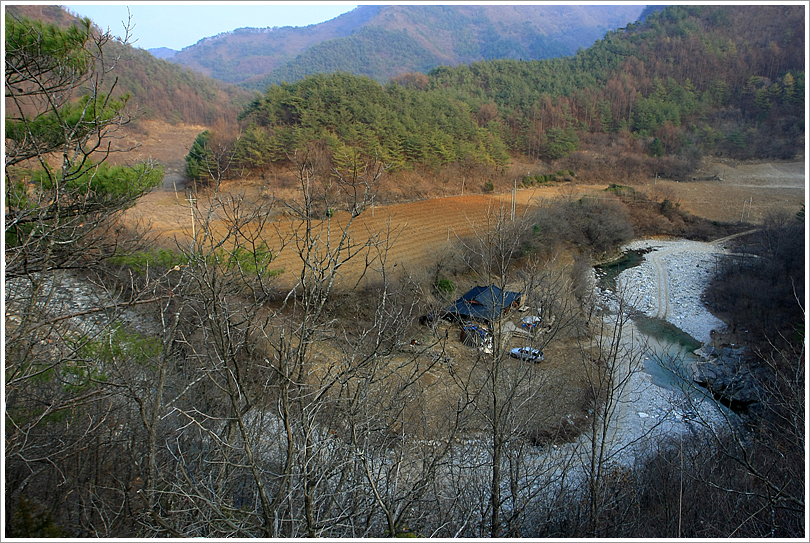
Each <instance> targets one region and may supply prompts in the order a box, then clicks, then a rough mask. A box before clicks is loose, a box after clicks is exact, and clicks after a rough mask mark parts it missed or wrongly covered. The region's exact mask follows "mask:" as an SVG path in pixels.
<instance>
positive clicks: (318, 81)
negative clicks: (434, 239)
mask: <svg viewBox="0 0 810 543" xmlns="http://www.w3.org/2000/svg"><path fill="white" fill-rule="evenodd" d="M803 29H804V9H803V8H802V7H800V6H673V7H670V8H667V9H666V10H665V11H663V12H661V13H653V14H652V15H651V16H650V17H649V18H648V19H647V21H646V22H645V23H643V24H640V25H632V24H631V25H628V26H627V29H626V30H624V29H623V30H621V31H617V32H608V33H607V35H606V36H605V38H604V39H602V40H599V41H598V42H596V43H595V44H594V45H593V47H591V48H589V49H587V50H582V51H579V52H578V53H577V54H576V55H575V56H573V57H569V58H555V59H547V60H540V61H520V60H493V61H482V62H475V63H472V64H470V65H461V66H457V67H449V66H441V67H437V68H434V69H433V70H431V71H430V73H429V74H427V75H425V74H419V73H410V74H402V75H400V76H398V77H396V78H394V79H393V80H392V81H391V82H390V83H388V84H387V85H385V86H382V85H380V84H378V83H377V82H375V81H373V80H371V79H369V78H362V77H357V76H353V75H349V74H343V73H340V74H335V75H331V76H327V75H318V76H310V77H308V78H306V79H304V80H302V81H299V82H297V83H294V84H286V83H284V84H281V85H274V86H271V87H270V88H269V89H268V90H267V91H266V93H265V94H264V95H263V96H262V97H260V98H259V99H257V100H255V101H254V102H253V103H252V104H251V105H250V106H249V107H248V108H247V109H246V110H245V112H244V113H242V115H241V116H240V119H241V122H242V123H243V128H244V131H243V135H242V137H241V138H240V139H239V140H238V141H236V142H235V148H236V151H237V154H238V156H239V158H240V160H241V161H242V162H243V164H244V165H245V166H246V167H249V168H250V167H257V168H264V167H266V166H267V165H269V164H270V163H272V162H283V161H284V160H286V156H288V155H289V154H290V153H291V152H293V150H294V149H300V148H303V147H306V146H307V145H310V144H312V143H314V142H321V144H323V145H325V146H326V147H328V148H329V149H330V150H331V152H332V153H335V154H336V155H345V154H346V153H347V152H349V151H351V152H352V153H353V152H362V153H376V154H377V155H379V156H381V157H382V158H383V159H384V160H386V161H388V162H389V163H391V164H393V165H395V166H398V167H406V168H409V167H413V166H415V165H420V164H421V165H428V166H431V167H440V166H443V165H446V164H450V163H463V162H474V163H479V164H490V165H502V164H504V163H506V162H508V160H509V155H510V154H512V155H524V156H527V157H529V158H530V159H535V160H537V159H541V160H545V161H554V160H558V159H562V158H563V157H570V156H572V155H573V157H574V158H575V159H576V160H577V161H578V162H577V165H578V167H587V166H588V164H589V161H593V160H595V158H594V156H593V154H586V153H580V154H576V153H577V151H578V150H579V149H581V148H582V147H584V145H585V143H588V144H589V145H590V146H593V145H597V146H598V145H600V144H601V145H604V144H605V143H606V142H608V140H607V139H605V138H610V137H613V136H612V135H616V134H618V135H621V139H623V140H625V141H628V142H631V144H629V146H628V147H627V148H628V149H629V150H630V151H632V152H633V153H635V154H636V158H634V161H635V164H636V165H637V167H636V166H628V169H629V170H637V171H639V172H645V171H646V170H647V169H652V168H654V169H655V171H657V172H659V173H662V174H664V175H667V176H671V177H673V178H681V177H684V176H686V175H688V172H690V171H691V170H692V169H693V168H694V167H696V165H697V164H698V163H699V160H700V157H701V156H703V155H704V154H712V155H718V156H721V155H724V156H732V157H736V158H751V157H771V158H791V157H794V156H795V155H796V154H797V153H799V152H801V150H802V147H803V142H804V69H805V67H804V31H803ZM600 141H601V142H602V143H600ZM349 154H351V153H349ZM650 171H652V170H650Z"/></svg>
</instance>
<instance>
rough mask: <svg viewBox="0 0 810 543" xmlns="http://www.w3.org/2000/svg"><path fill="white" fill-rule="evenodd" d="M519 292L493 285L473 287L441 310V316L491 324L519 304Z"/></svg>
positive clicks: (448, 318) (460, 320) (461, 320)
mask: <svg viewBox="0 0 810 543" xmlns="http://www.w3.org/2000/svg"><path fill="white" fill-rule="evenodd" d="M520 300H521V294H520V293H519V292H511V291H508V290H501V289H500V288H498V287H497V286H495V285H490V286H488V287H475V288H473V289H471V290H470V291H469V292H467V294H465V295H464V296H462V297H461V298H459V299H458V300H456V301H455V303H454V304H453V305H450V306H447V307H445V308H444V309H442V311H441V317H442V318H444V319H447V320H456V321H459V322H468V321H472V322H476V323H483V324H487V325H489V326H492V324H493V322H494V321H495V320H497V319H499V318H500V317H501V316H502V315H504V314H506V313H508V312H509V310H510V309H511V308H512V307H518V306H519V305H520Z"/></svg>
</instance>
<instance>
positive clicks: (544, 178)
mask: <svg viewBox="0 0 810 543" xmlns="http://www.w3.org/2000/svg"><path fill="white" fill-rule="evenodd" d="M574 177H575V175H574V171H573V170H560V171H558V172H556V173H548V174H542V173H541V174H537V175H527V176H524V177H523V181H522V183H523V186H524V187H534V186H536V185H549V184H551V183H561V182H564V181H570V180H571V179H573V178H574Z"/></svg>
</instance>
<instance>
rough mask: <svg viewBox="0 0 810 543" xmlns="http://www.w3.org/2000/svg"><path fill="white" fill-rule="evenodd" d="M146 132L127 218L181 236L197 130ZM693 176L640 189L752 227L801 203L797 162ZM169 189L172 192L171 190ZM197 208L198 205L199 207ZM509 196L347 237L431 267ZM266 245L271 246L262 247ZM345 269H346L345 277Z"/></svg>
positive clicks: (257, 189)
mask: <svg viewBox="0 0 810 543" xmlns="http://www.w3.org/2000/svg"><path fill="white" fill-rule="evenodd" d="M144 127H145V131H146V132H147V133H145V134H143V135H141V136H134V137H133V138H132V139H133V141H138V143H140V144H142V147H141V148H140V149H139V151H138V154H139V155H141V156H144V157H146V156H151V157H153V158H155V159H157V160H158V161H160V162H162V163H163V164H164V165H165V166H166V176H165V180H164V183H163V186H162V187H161V188H160V189H159V190H156V191H154V192H153V193H151V194H149V195H147V196H146V197H145V198H143V199H142V200H141V201H140V202H139V203H138V205H137V206H136V207H135V208H134V209H132V210H130V212H129V213H128V217H129V219H130V220H135V219H138V220H142V221H150V222H151V224H152V229H153V231H154V232H155V233H158V234H159V235H160V236H161V237H162V238H163V240H164V242H166V241H167V240H168V239H171V238H174V237H178V238H181V239H182V238H184V237H186V236H187V235H188V232H189V231H190V222H191V212H190V208H189V204H188V202H187V201H186V200H185V199H184V196H183V190H182V184H183V178H182V171H183V167H184V162H183V156H184V155H185V154H186V153H187V152H188V149H189V148H190V146H191V143H192V142H193V141H194V138H195V137H196V135H197V134H199V132H201V131H202V130H203V129H204V128H203V127H197V126H193V127H188V126H179V127H175V126H171V125H167V124H164V123H158V122H151V123H144ZM696 175H699V176H700V177H699V178H712V177H714V176H716V177H717V178H719V179H721V180H709V181H694V182H689V183H676V182H673V181H667V180H660V179H659V180H657V181H652V180H651V181H650V182H649V183H647V185H645V186H641V187H637V188H639V189H641V190H645V191H650V192H655V191H659V192H660V193H662V194H665V195H666V196H667V197H668V198H669V199H670V200H672V201H674V202H678V203H680V204H681V206H682V208H683V209H685V210H687V211H690V212H692V213H694V214H695V215H699V216H702V217H706V218H709V219H713V220H718V221H738V220H740V217H741V214H742V212H743V206H744V205H745V213H746V216H745V219H746V220H748V221H751V222H759V221H760V220H762V219H763V218H764V217H765V216H766V214H767V213H769V212H771V211H773V210H777V209H784V210H786V211H787V212H789V213H795V212H796V211H798V209H799V207H800V206H801V204H802V203H803V202H804V200H805V164H804V163H803V162H780V163H759V164H736V163H721V162H709V161H706V163H705V164H704V167H703V169H702V171H700V172H698V173H696ZM175 187H179V189H178V190H177V191H175ZM604 188H605V186H604V185H598V186H597V185H565V186H561V187H544V188H539V189H523V190H518V191H517V198H516V201H517V205H516V213H517V214H518V215H520V214H521V213H523V211H524V210H525V209H526V206H529V205H533V203H536V201H537V200H539V199H543V198H555V197H559V196H561V195H562V194H566V195H568V194H581V193H587V192H593V191H598V190H602V189H604ZM238 190H239V191H240V192H243V193H244V195H245V198H246V200H247V201H251V200H252V199H258V198H260V194H261V191H262V187H261V186H260V184H258V183H248V184H241V185H239V187H238ZM201 203H202V202H201ZM510 207H511V194H508V193H507V194H500V195H483V194H471V195H470V194H467V195H464V196H455V197H445V198H436V199H431V200H424V201H418V202H410V203H402V204H395V205H388V206H377V207H375V208H374V209H373V211H372V212H370V213H369V212H366V213H364V214H363V215H361V217H360V218H358V219H357V221H356V222H355V224H354V226H353V228H352V230H351V232H352V235H353V236H354V237H355V238H356V239H357V238H360V237H362V236H364V235H368V233H369V232H380V231H381V230H383V229H386V228H390V229H391V231H392V233H394V234H395V239H394V241H393V243H392V246H391V248H390V251H389V254H388V263H389V265H392V264H393V263H395V262H396V263H398V265H400V266H403V267H405V268H406V269H408V270H412V271H415V270H417V269H418V268H420V267H423V266H427V265H430V264H431V263H432V262H435V260H436V258H437V256H438V255H439V254H440V253H441V252H442V251H444V250H445V249H446V248H447V247H448V241H450V242H453V241H455V240H456V238H465V237H469V236H471V235H473V234H474V229H475V228H480V227H481V226H483V225H484V224H485V223H486V221H487V215H488V214H493V213H495V212H497V210H499V209H501V208H503V209H504V210H505V212H506V213H509V211H510ZM346 220H347V216H346V215H345V214H341V213H336V214H335V216H334V217H333V219H332V225H333V226H338V225H340V224H343V223H344V222H345V221H346ZM280 221H281V222H280V223H279V224H278V227H279V230H280V232H282V234H284V233H289V232H290V229H291V228H292V225H291V224H290V223H289V221H286V222H285V219H284V218H283V217H282V218H280ZM270 244H271V246H272V243H270ZM290 253H291V251H288V252H287V253H286V254H285V252H282V254H281V255H280V257H279V260H278V266H279V267H280V268H283V269H285V270H286V272H285V273H290V272H292V271H293V270H294V269H295V255H293V254H290ZM348 271H349V270H346V272H348Z"/></svg>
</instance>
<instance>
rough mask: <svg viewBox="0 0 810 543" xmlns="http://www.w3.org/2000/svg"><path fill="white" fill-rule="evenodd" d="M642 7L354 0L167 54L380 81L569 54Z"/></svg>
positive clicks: (272, 78)
mask: <svg viewBox="0 0 810 543" xmlns="http://www.w3.org/2000/svg"><path fill="white" fill-rule="evenodd" d="M642 9H643V6H554V5H520V6H512V5H496V6H418V5H417V6H360V7H358V8H356V9H354V10H352V11H351V12H349V13H346V14H344V15H341V16H340V17H336V18H335V19H332V20H330V21H327V22H324V23H320V24H317V25H310V26H307V27H303V28H293V27H283V28H264V29H259V28H241V29H237V30H235V31H233V32H227V33H223V34H220V35H217V36H214V37H211V38H205V39H203V40H200V41H199V42H198V43H197V44H195V45H193V46H190V47H186V48H185V49H183V50H182V51H180V52H178V53H177V54H176V55H174V56H173V57H171V61H172V62H177V63H179V64H183V65H185V66H188V67H190V68H193V69H194V70H197V71H200V72H201V73H205V74H206V75H210V76H212V77H215V78H217V79H221V80H222V81H226V82H229V83H240V84H241V85H242V86H244V87H245V88H250V89H263V88H264V87H266V86H267V85H268V84H271V83H279V82H281V81H288V82H292V81H296V80H298V79H300V78H302V77H304V76H306V75H309V74H313V73H319V72H335V71H343V72H348V73H353V74H357V75H365V76H368V77H370V78H372V79H376V80H378V81H386V80H388V79H389V78H391V77H393V76H395V75H397V74H398V73H401V72H408V71H421V72H426V71H428V70H430V69H431V68H433V67H435V66H439V65H443V64H444V65H451V66H452V65H457V64H459V63H469V62H473V61H477V60H491V59H496V58H514V59H519V58H522V59H543V58H551V57H557V56H564V55H572V54H574V53H575V52H576V51H577V50H578V49H579V48H584V47H589V46H590V45H591V44H593V43H594V41H596V40H597V39H599V38H601V37H602V36H604V34H605V32H606V31H608V30H611V29H616V28H619V27H623V26H624V25H626V24H627V23H628V22H632V21H635V20H636V19H637V18H638V16H639V14H640V13H641V10H642Z"/></svg>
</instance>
